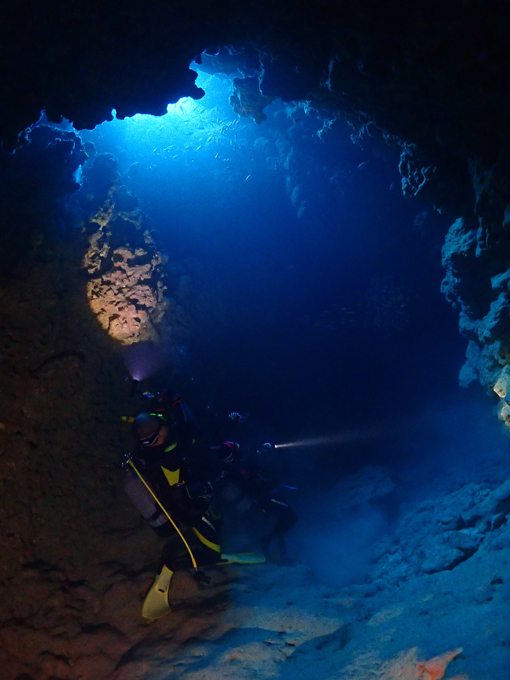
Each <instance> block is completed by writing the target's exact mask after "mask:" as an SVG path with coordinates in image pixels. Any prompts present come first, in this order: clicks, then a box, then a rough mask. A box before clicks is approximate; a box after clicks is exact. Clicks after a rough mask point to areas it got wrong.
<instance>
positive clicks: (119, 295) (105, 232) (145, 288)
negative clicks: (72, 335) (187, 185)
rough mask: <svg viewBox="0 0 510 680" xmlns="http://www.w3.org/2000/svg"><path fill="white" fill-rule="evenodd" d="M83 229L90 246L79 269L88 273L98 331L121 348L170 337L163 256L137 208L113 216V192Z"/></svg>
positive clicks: (114, 210) (90, 296) (89, 291)
mask: <svg viewBox="0 0 510 680" xmlns="http://www.w3.org/2000/svg"><path fill="white" fill-rule="evenodd" d="M86 231H87V232H88V233H87V238H88V242H89V246H88V248H87V252H86V253H85V256H84V258H83V262H82V267H83V268H84V269H86V271H87V273H88V274H89V275H91V278H90V280H89V281H88V283H87V297H88V300H89V304H90V308H91V309H92V311H93V312H94V314H95V315H96V316H97V320H98V321H99V323H100V324H101V326H102V328H103V329H104V330H105V331H106V332H107V333H108V334H109V335H110V336H111V337H112V338H114V339H115V340H117V341H118V342H120V343H121V344H122V345H131V344H133V343H135V342H141V341H152V342H158V341H159V340H160V339H161V336H162V335H166V334H168V333H169V327H168V325H165V312H166V311H167V309H168V306H169V302H168V300H166V299H165V295H164V293H165V290H166V286H165V282H164V281H165V270H164V265H165V263H166V257H165V256H164V255H163V254H162V253H161V252H160V251H159V250H158V249H157V247H156V244H155V243H154V240H153V238H152V236H151V234H150V233H149V231H148V230H147V229H144V216H143V214H142V213H141V212H140V211H139V210H137V209H135V210H133V211H131V212H117V211H116V209H115V191H114V190H112V191H110V192H109V198H108V200H107V201H106V203H105V204H104V205H103V206H102V207H101V208H100V210H99V211H98V212H97V213H96V215H94V217H93V218H92V219H91V220H90V222H89V225H88V227H87V228H86ZM123 240H124V241H125V243H124V244H121V243H122V241H123Z"/></svg>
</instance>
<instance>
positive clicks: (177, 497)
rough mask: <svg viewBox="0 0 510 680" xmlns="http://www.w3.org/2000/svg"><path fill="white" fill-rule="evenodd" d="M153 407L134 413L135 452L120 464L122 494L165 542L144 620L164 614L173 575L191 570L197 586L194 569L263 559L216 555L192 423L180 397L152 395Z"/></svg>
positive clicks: (213, 517)
mask: <svg viewBox="0 0 510 680" xmlns="http://www.w3.org/2000/svg"><path fill="white" fill-rule="evenodd" d="M150 396H151V397H153V395H150ZM153 405H154V410H153V411H152V412H150V413H140V414H139V415H138V416H137V417H136V418H135V419H134V420H133V435H134V438H135V441H136V448H135V452H134V453H133V454H132V455H129V456H128V457H127V458H126V460H125V461H124V462H123V464H122V466H121V467H123V468H124V469H126V470H128V475H127V476H126V480H125V484H124V488H125V491H126V493H127V495H128V496H129V498H130V499H131V501H132V502H133V504H134V505H135V507H136V508H137V509H138V511H139V513H140V515H141V517H142V519H143V520H144V521H145V522H146V523H147V524H148V525H149V526H150V527H151V528H152V529H153V530H154V531H155V532H156V534H158V535H159V536H161V537H163V538H168V539H169V540H168V541H167V542H166V544H165V545H164V547H163V551H162V556H161V558H162V563H163V566H162V569H161V571H160V573H159V574H158V576H157V577H156V579H155V581H154V584H153V585H152V587H151V589H150V590H149V592H148V594H147V596H146V598H145V601H144V604H143V608H142V615H143V616H144V618H146V619H150V620H154V619H158V618H161V617H162V616H164V615H165V614H167V613H168V612H169V611H170V607H169V604H168V591H169V588H170V582H171V579H172V576H173V574H174V573H175V572H176V571H178V570H182V569H189V568H192V570H193V571H192V573H193V577H194V578H195V580H197V582H208V581H209V579H208V578H207V577H206V576H205V575H204V574H203V573H202V572H201V571H199V570H198V567H199V566H200V567H201V566H205V565H212V564H227V563H232V562H243V563H260V562H263V561H264V558H263V556H260V555H259V556H251V558H248V557H242V556H236V555H222V554H221V547H220V544H219V539H218V530H217V522H218V520H219V516H218V515H217V514H216V513H214V511H213V509H212V507H211V501H212V496H213V494H212V486H211V484H210V483H209V482H207V481H204V480H203V479H202V478H201V476H200V474H199V473H198V471H197V469H196V467H197V466H196V465H194V464H193V462H192V456H191V451H192V447H193V444H194V442H195V438H196V435H197V431H198V427H197V423H196V420H195V418H194V417H193V414H192V413H191V411H190V409H189V408H188V407H187V406H186V404H185V403H184V402H183V400H182V399H178V398H176V397H170V396H169V395H168V393H166V392H160V393H157V395H156V396H154V397H153Z"/></svg>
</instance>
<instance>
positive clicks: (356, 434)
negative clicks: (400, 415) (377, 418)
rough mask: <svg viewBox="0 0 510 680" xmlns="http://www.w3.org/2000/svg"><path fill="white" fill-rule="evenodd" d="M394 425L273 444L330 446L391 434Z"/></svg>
mask: <svg viewBox="0 0 510 680" xmlns="http://www.w3.org/2000/svg"><path fill="white" fill-rule="evenodd" d="M394 431H395V427H394V425H390V424H384V425H371V426H370V427H366V428H364V429H362V430H361V429H360V430H344V431H343V432H338V433H337V434H332V435H323V436H321V437H308V438H307V439H296V440H295V441H291V442H285V443H283V444H275V449H291V448H305V447H311V446H332V445H334V444H337V445H338V444H347V443H351V442H361V441H366V440H369V439H376V438H379V437H384V436H387V435H389V434H393V433H394Z"/></svg>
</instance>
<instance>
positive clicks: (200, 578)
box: [192, 569, 211, 585]
mask: <svg viewBox="0 0 510 680" xmlns="http://www.w3.org/2000/svg"><path fill="white" fill-rule="evenodd" d="M192 576H193V578H194V580H195V581H196V582H197V583H205V584H206V585H208V584H209V583H210V582H211V577H210V576H206V575H205V574H204V572H203V571H199V570H198V569H195V570H194V571H193V573H192Z"/></svg>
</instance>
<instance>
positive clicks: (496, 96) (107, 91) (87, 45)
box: [0, 0, 509, 209]
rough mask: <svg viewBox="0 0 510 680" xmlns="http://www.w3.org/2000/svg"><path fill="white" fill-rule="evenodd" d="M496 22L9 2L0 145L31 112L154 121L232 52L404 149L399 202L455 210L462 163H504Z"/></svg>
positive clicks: (420, 15) (350, 9)
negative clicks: (422, 192) (205, 67)
mask: <svg viewBox="0 0 510 680" xmlns="http://www.w3.org/2000/svg"><path fill="white" fill-rule="evenodd" d="M506 13H507V12H506V10H505V9H504V8H503V7H502V6H501V8H499V9H498V8H497V7H496V6H495V5H494V4H492V5H489V6H488V5H487V4H486V3H482V2H469V3H460V2H446V3H442V4H441V5H440V4H439V3H430V2H415V3H376V2H365V3H355V2H338V1H337V2H320V3H312V2H300V3H295V2H289V1H284V2H279V3H271V2H267V1H264V2H248V3H236V2H229V1H224V2H215V3H208V2H204V0H186V1H175V0H174V1H173V2H150V3H146V2H141V1H136V0H131V1H130V2H125V3H121V4H119V5H117V6H115V7H112V5H111V4H109V3H104V2H84V1H81V0H76V1H73V2H71V1H69V2H49V3H39V2H34V1H30V0H28V1H27V2H17V1H16V2H13V1H11V2H6V3H3V6H2V10H1V14H2V22H1V28H0V31H1V33H2V36H1V39H2V67H1V68H2V75H1V79H0V83H1V85H0V87H1V95H2V101H3V102H4V106H3V107H2V112H1V114H0V116H1V124H0V126H1V137H2V140H3V143H4V146H5V148H6V149H12V148H13V147H14V146H15V145H16V144H17V141H18V135H19V133H20V132H21V131H23V130H24V129H25V128H26V127H27V126H29V125H30V124H32V123H33V122H34V121H36V120H37V119H38V118H39V115H40V112H41V110H42V109H45V110H46V113H47V116H48V118H49V119H50V120H51V121H54V122H56V121H59V120H60V117H61V116H63V117H65V118H67V119H68V120H71V121H72V122H73V123H74V125H75V127H76V128H77V129H82V128H92V127H94V126H95V125H97V124H99V123H101V122H102V121H104V120H106V119H109V118H111V110H112V109H113V108H115V109H116V111H117V115H118V117H120V118H123V117H125V116H130V115H133V114H134V113H137V112H138V113H139V112H144V113H152V114H155V115H158V114H163V113H164V112H165V111H166V105H167V104H168V102H172V101H177V99H178V98H179V97H182V96H190V97H194V98H197V99H198V98H200V97H201V95H202V91H201V90H200V89H199V88H197V87H196V86H195V84H194V79H195V74H194V73H193V72H192V71H190V70H189V64H190V62H191V61H192V60H193V59H197V60H200V54H201V53H202V52H203V51H204V50H207V51H208V52H209V53H214V52H215V51H216V50H217V49H218V48H219V47H220V46H225V45H231V46H234V48H235V49H236V50H237V51H242V50H247V51H251V61H252V64H253V63H254V62H255V64H254V65H255V66H256V68H258V77H259V81H260V90H261V93H262V94H263V95H265V96H270V97H281V98H282V99H283V100H286V101H289V100H307V101H309V102H310V103H311V105H312V106H314V107H315V108H316V109H317V110H318V111H320V112H321V113H322V114H323V115H324V116H325V117H328V116H330V117H332V116H334V115H335V114H336V113H338V112H341V113H343V114H344V115H345V116H347V117H348V119H349V120H351V121H352V123H353V124H354V125H355V126H357V128H358V129H365V128H366V127H367V126H370V125H371V126H372V127H373V129H378V130H381V131H383V132H384V134H385V135H387V136H388V137H389V138H393V137H395V138H397V139H398V140H400V142H401V143H402V144H404V143H405V145H406V148H407V152H408V154H407V155H408V159H407V165H406V164H404V166H403V171H404V174H407V177H408V186H407V189H408V192H409V193H413V192H416V191H418V190H419V185H420V184H425V185H427V191H430V198H431V199H432V200H434V201H435V202H436V204H437V205H439V206H441V207H445V206H452V204H453V206H454V208H457V209H458V207H459V202H460V203H462V201H465V200H471V196H470V195H469V196H468V194H469V191H468V186H469V181H468V177H469V168H470V163H471V164H472V163H482V164H484V165H487V166H488V165H491V164H494V163H496V162H498V161H499V162H502V161H501V158H503V157H504V155H505V154H504V152H503V151H506V147H507V144H508V142H507V139H506V115H507V112H508V103H509V102H508V91H509V89H508V87H507V82H508V75H507V69H506V60H505V57H506V49H507V40H506V35H505V30H506V21H505V19H506ZM254 54H255V55H256V58H254V57H253V55H254ZM257 59H258V64H256V60H257ZM7 102H8V105H6V103H7ZM422 168H430V171H429V175H431V174H432V173H433V174H434V177H433V178H432V181H431V177H430V176H426V177H424V176H423V174H422V173H421V170H422ZM424 179H425V180H426V181H425V182H424V181H423V180H424Z"/></svg>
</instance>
